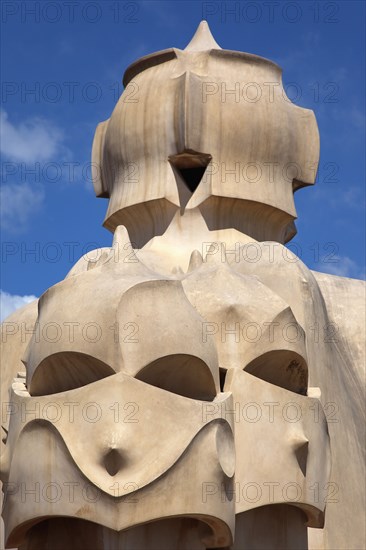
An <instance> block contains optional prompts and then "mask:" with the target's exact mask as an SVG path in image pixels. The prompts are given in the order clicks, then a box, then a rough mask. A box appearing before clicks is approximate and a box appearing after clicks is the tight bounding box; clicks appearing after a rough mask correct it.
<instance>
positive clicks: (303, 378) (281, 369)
mask: <svg viewBox="0 0 366 550" xmlns="http://www.w3.org/2000/svg"><path fill="white" fill-rule="evenodd" d="M244 370H245V371H246V372H249V373H250V374H252V375H253V376H256V377H257V378H261V379H262V380H265V381H266V382H269V383H270V384H275V385H276V386H280V387H281V388H284V389H286V390H290V391H293V392H296V393H299V394H301V395H306V394H307V389H308V367H307V364H306V361H305V359H304V358H303V357H301V355H299V354H298V353H295V352H294V351H290V350H272V351H268V352H267V353H264V354H263V355H260V356H259V357H256V359H254V360H253V361H251V362H250V363H249V364H248V365H247V366H246V367H245V369H244Z"/></svg>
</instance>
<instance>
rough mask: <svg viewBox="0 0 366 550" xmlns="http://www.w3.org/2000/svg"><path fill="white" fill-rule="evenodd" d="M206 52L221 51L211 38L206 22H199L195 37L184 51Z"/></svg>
mask: <svg viewBox="0 0 366 550" xmlns="http://www.w3.org/2000/svg"><path fill="white" fill-rule="evenodd" d="M206 50H221V48H220V46H219V45H218V43H217V42H216V40H215V39H214V37H213V36H212V33H211V31H210V27H209V26H208V23H207V21H201V23H200V24H199V25H198V27H197V30H196V32H195V35H194V36H193V38H192V40H191V41H190V43H189V44H188V46H186V48H185V50H184V51H188V52H203V51H206Z"/></svg>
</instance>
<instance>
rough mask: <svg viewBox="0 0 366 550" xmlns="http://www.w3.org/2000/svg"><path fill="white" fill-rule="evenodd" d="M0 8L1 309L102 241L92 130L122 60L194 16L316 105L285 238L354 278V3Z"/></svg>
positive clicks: (361, 168) (358, 39)
mask: <svg viewBox="0 0 366 550" xmlns="http://www.w3.org/2000/svg"><path fill="white" fill-rule="evenodd" d="M1 9H2V12H1V21H2V39H1V42H2V43H1V46H2V60H1V62H2V90H1V91H2V111H1V129H2V131H1V154H2V173H1V199H2V201H1V207H2V212H1V230H2V278H1V289H2V299H3V313H2V314H3V317H4V316H5V315H6V314H8V313H10V311H11V310H12V309H14V308H15V307H19V306H20V305H22V304H23V303H24V302H26V301H27V300H28V301H29V300H30V299H31V297H32V296H40V295H41V294H42V293H43V292H44V291H45V290H46V289H47V288H48V287H49V286H51V285H53V284H55V283H57V282H58V281H60V280H61V279H62V278H63V277H64V276H65V275H66V273H67V272H68V271H69V269H70V268H71V267H72V265H73V264H74V263H75V262H76V260H77V259H78V258H79V257H80V256H81V255H82V254H83V253H84V252H86V251H88V250H90V249H92V248H96V247H98V246H109V245H110V244H111V239H112V235H111V234H110V233H109V232H108V231H107V230H106V229H104V228H103V227H102V222H103V218H104V214H105V211H106V207H107V201H106V200H103V199H96V198H95V196H94V192H93V188H92V183H91V179H90V154H91V145H92V140H93V136H94V131H95V128H96V126H97V124H98V123H99V122H100V121H102V120H105V119H107V118H108V117H109V116H110V114H111V112H112V110H113V107H114V105H115V103H116V101H117V99H118V96H119V94H120V93H121V92H122V85H121V79H122V75H123V72H124V70H125V69H126V67H127V66H128V65H129V64H130V63H131V62H133V61H134V60H136V59H137V58H138V57H140V56H142V55H145V54H148V53H151V52H153V51H157V50H161V49H165V48H169V47H172V46H174V47H177V48H184V47H185V46H186V45H187V44H188V42H189V41H190V39H191V37H192V35H193V34H194V32H195V29H196V27H197V25H198V23H199V22H200V20H201V19H206V20H207V21H208V23H209V25H210V27H211V31H212V33H213V35H214V37H215V39H216V41H217V42H218V43H219V44H220V46H221V47H222V48H226V49H232V50H241V51H246V52H250V53H255V54H258V55H261V56H264V57H267V58H269V59H271V60H273V61H275V62H277V63H278V64H279V65H280V66H281V67H282V68H283V80H284V85H285V89H286V90H287V94H288V96H289V97H290V98H291V99H292V100H293V101H294V102H295V103H297V104H298V105H301V106H303V107H306V108H310V109H313V110H314V112H315V114H316V117H317V121H318V126H319V130H320V138H321V157H320V166H319V174H318V181H317V184H316V185H315V186H314V187H309V188H306V189H303V190H300V191H299V192H298V193H297V194H296V196H295V202H296V208H297V212H298V220H297V228H298V234H297V236H296V237H295V238H294V240H293V241H292V243H293V244H290V245H289V246H290V248H292V250H293V251H294V252H297V253H298V255H299V256H300V258H301V259H302V260H303V261H304V262H305V263H306V264H307V265H308V266H309V267H310V268H311V269H315V270H317V271H323V272H328V273H333V274H337V275H342V276H347V277H355V278H363V277H364V274H365V152H364V149H365V100H364V97H365V3H364V2H362V1H345V2H343V1H342V2H339V1H337V2H325V1H319V2H317V1H311V2H286V1H281V2H280V1H274V2H268V1H250V2H249V1H244V2H212V1H211V2H200V1H188V2H160V1H159V2H157V1H147V2H130V1H128V2H116V1H108V0H107V1H105V2H92V1H90V2H88V1H87V2H81V1H75V2H62V1H59V2H48V1H46V2H32V1H28V2H16V1H15V2H14V1H12V2H7V1H5V0H4V1H3V2H2V4H1ZM162 101H163V98H162ZM3 134H4V135H3ZM4 136H5V137H4Z"/></svg>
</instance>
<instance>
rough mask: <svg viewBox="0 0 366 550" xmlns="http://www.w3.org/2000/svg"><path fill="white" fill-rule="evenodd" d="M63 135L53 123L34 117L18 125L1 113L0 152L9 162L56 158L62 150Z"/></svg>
mask: <svg viewBox="0 0 366 550" xmlns="http://www.w3.org/2000/svg"><path fill="white" fill-rule="evenodd" d="M62 141H63V133H62V131H61V130H60V129H59V128H57V127H56V126H54V125H53V124H52V123H51V122H49V121H47V120H45V119H43V118H39V117H33V118H29V119H27V120H25V121H24V122H20V123H19V124H18V125H15V124H12V123H11V122H10V121H9V117H8V114H7V113H6V112H5V111H1V113H0V143H1V145H0V151H1V153H2V154H3V155H4V156H5V157H7V158H8V159H9V160H12V161H15V162H25V163H27V162H28V163H34V162H42V161H47V160H49V159H51V158H54V157H55V156H56V154H58V153H59V152H60V149H61V148H62Z"/></svg>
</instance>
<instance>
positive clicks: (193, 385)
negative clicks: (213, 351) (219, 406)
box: [136, 353, 216, 401]
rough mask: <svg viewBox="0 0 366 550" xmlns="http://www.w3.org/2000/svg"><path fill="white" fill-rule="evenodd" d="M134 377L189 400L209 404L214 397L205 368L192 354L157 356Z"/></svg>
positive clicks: (213, 390)
mask: <svg viewBox="0 0 366 550" xmlns="http://www.w3.org/2000/svg"><path fill="white" fill-rule="evenodd" d="M136 378H137V379H138V380H142V382H146V383H147V384H150V385H151V386H156V387H157V388H161V389H163V390H167V391H170V392H172V393H176V394H178V395H182V396H183V397H190V398H191V399H199V400H200V401H212V400H213V399H214V398H215V397H216V388H215V382H214V379H213V376H212V373H211V371H210V369H209V367H208V366H207V365H206V363H205V362H204V361H202V359H199V358H198V357H194V356H193V355H186V354H183V353H182V354H176V355H167V356H165V357H161V358H159V359H157V360H156V361H153V362H152V363H150V364H149V365H147V366H146V367H144V368H143V369H142V370H141V371H140V372H139V373H138V374H137V375H136Z"/></svg>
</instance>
